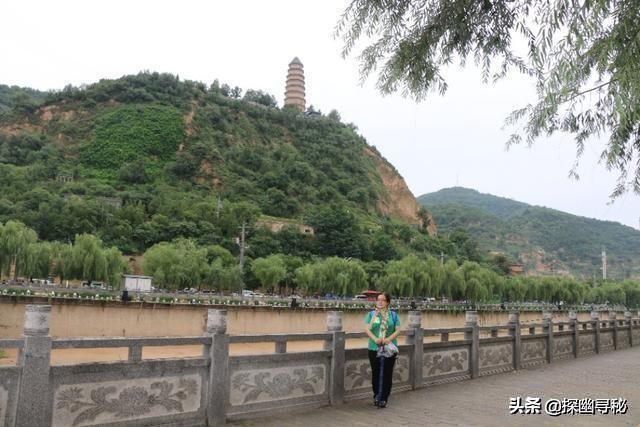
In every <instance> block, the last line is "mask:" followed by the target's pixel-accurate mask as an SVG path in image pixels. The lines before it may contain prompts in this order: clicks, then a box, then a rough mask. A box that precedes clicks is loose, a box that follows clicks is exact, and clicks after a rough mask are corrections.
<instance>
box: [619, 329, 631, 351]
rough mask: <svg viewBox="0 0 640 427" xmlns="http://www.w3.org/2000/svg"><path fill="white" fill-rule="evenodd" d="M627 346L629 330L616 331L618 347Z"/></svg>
mask: <svg viewBox="0 0 640 427" xmlns="http://www.w3.org/2000/svg"><path fill="white" fill-rule="evenodd" d="M626 347H629V331H618V348H626Z"/></svg>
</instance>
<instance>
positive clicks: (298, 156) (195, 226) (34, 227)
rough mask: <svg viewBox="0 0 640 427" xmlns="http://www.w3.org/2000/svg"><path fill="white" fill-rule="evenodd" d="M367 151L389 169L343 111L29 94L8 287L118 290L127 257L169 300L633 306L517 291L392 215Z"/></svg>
mask: <svg viewBox="0 0 640 427" xmlns="http://www.w3.org/2000/svg"><path fill="white" fill-rule="evenodd" d="M365 149H368V150H372V151H373V152H374V153H376V155H377V156H379V154H377V152H376V151H375V148H373V147H369V146H368V145H367V144H366V141H365V140H364V139H363V138H362V137H361V136H359V135H358V134H357V132H356V129H355V126H353V125H345V124H343V123H341V122H340V116H339V114H338V113H337V112H335V111H333V112H331V113H330V114H329V115H327V116H323V115H321V114H320V115H318V114H310V115H304V114H300V113H299V112H297V111H296V110H294V109H288V108H282V109H280V108H278V107H277V106H276V103H275V100H274V98H273V97H272V96H271V95H269V94H266V93H264V92H262V91H257V90H248V91H247V92H246V93H245V95H244V97H243V96H242V90H241V89H240V88H238V87H233V88H232V87H230V86H229V85H225V84H220V83H219V82H217V81H216V82H214V83H213V84H212V85H210V86H209V87H207V86H206V85H204V84H202V83H197V82H188V81H187V82H184V81H180V80H179V79H178V78H177V77H175V76H172V75H167V74H157V73H141V74H139V75H136V76H126V77H123V78H121V79H118V80H104V81H100V82H98V83H96V84H93V85H89V86H86V87H83V88H75V87H67V88H65V89H64V90H62V91H60V92H54V93H50V94H49V95H48V96H47V97H46V98H45V99H44V100H41V101H38V100H34V99H31V100H29V101H27V100H25V99H23V100H22V101H21V102H20V103H18V104H13V106H12V108H11V109H9V110H6V111H4V112H2V113H0V194H1V195H0V223H2V224H4V225H3V229H2V231H1V233H0V258H1V261H0V270H2V272H1V273H0V274H2V275H3V276H5V277H7V276H8V275H9V273H10V271H14V276H24V277H38V278H42V277H48V276H50V275H55V276H57V277H58V278H59V279H60V280H66V279H81V280H100V281H107V282H109V283H111V284H113V285H119V283H120V282H119V280H118V277H119V276H120V275H121V274H122V273H123V272H124V271H126V270H127V267H126V265H125V263H123V259H124V258H123V256H122V253H125V254H128V255H142V254H143V255H144V257H143V262H142V271H143V272H144V273H145V274H149V275H152V276H154V283H155V284H156V285H157V286H160V287H163V288H165V289H169V290H171V289H181V288H184V287H194V288H210V289H216V290H225V291H227V290H234V289H235V290H237V289H240V288H241V287H243V286H244V287H249V288H256V287H262V288H263V289H265V290H270V291H274V292H277V291H281V290H283V288H285V289H289V290H292V289H298V290H299V291H300V292H304V293H306V294H323V293H336V294H356V293H358V292H360V291H362V290H364V289H365V288H378V289H386V290H390V291H391V292H393V293H394V294H396V295H403V296H416V297H417V296H436V297H440V296H444V297H447V298H449V299H453V300H459V299H465V300H469V301H499V300H509V301H520V300H522V299H538V300H546V301H556V300H565V301H570V302H582V301H593V302H604V301H610V302H626V303H628V304H632V305H634V304H637V301H636V294H635V292H636V291H635V290H636V287H637V286H636V284H635V283H633V282H625V283H624V284H611V283H605V284H601V286H600V284H596V283H586V282H585V283H578V282H575V281H573V280H570V279H559V278H547V279H529V278H527V279H520V278H509V277H507V276H506V274H507V273H508V259H506V258H505V257H504V256H500V255H487V254H485V253H484V251H483V248H482V247H479V246H478V244H477V243H476V241H475V240H474V239H473V238H472V237H471V236H470V235H469V233H467V231H465V230H463V229H457V228H456V229H451V230H447V228H446V227H447V226H446V224H445V226H444V230H445V232H444V233H441V234H440V236H439V237H433V236H430V235H429V233H428V232H427V230H426V229H425V228H424V227H420V226H417V225H411V224H407V223H406V222H403V221H401V220H399V219H396V218H390V217H387V216H384V215H382V214H380V212H379V210H378V202H379V200H380V198H381V197H383V196H384V195H385V192H386V191H387V190H386V189H385V188H384V186H383V184H382V180H381V177H380V175H379V173H378V170H377V168H376V163H375V162H376V159H375V158H372V157H371V156H370V155H367V154H366V153H365ZM378 160H379V161H383V160H382V159H378ZM487 215H489V214H487ZM265 220H275V221H281V222H286V223H287V224H288V225H286V226H284V227H283V228H282V230H280V231H279V232H277V233H276V232H272V231H271V230H270V229H269V228H268V227H266V226H261V225H260V222H259V221H262V223H263V224H264V221H265ZM499 220H500V221H503V220H502V219H499ZM300 224H307V225H310V226H312V227H313V228H314V233H313V234H305V233H302V232H301V231H300V228H299V225H300ZM241 225H244V226H245V229H246V230H247V236H246V237H247V247H246V249H247V251H246V254H245V259H244V260H243V261H244V264H243V266H242V267H240V266H239V246H238V243H237V240H236V239H237V238H238V236H239V232H240V231H239V230H240V227H241ZM16 230H21V231H20V232H19V233H17V231H16ZM472 232H473V229H472ZM16 233H17V234H19V235H20V236H22V237H20V238H18V239H17V240H16V238H15V237H10V236H15V235H16ZM6 236H9V237H6ZM15 241H19V242H22V243H20V245H16V244H15V243H10V242H15ZM18 246H19V247H20V248H21V249H16V248H17V247H18Z"/></svg>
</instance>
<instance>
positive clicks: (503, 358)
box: [480, 344, 513, 368]
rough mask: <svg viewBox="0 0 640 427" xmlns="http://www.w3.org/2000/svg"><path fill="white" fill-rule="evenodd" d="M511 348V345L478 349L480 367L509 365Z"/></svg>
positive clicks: (511, 353)
mask: <svg viewBox="0 0 640 427" xmlns="http://www.w3.org/2000/svg"><path fill="white" fill-rule="evenodd" d="M512 355H513V348H512V346H511V344H504V345H499V346H489V347H482V346H481V347H480V367H481V368H485V367H489V366H497V365H502V364H507V363H511V361H512V360H513V359H512Z"/></svg>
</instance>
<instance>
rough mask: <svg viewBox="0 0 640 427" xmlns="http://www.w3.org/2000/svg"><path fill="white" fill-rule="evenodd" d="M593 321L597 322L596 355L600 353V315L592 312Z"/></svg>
mask: <svg viewBox="0 0 640 427" xmlns="http://www.w3.org/2000/svg"><path fill="white" fill-rule="evenodd" d="M591 321H592V322H595V327H596V353H600V313H598V312H597V311H592V312H591Z"/></svg>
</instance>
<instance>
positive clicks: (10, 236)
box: [0, 221, 38, 280]
mask: <svg viewBox="0 0 640 427" xmlns="http://www.w3.org/2000/svg"><path fill="white" fill-rule="evenodd" d="M37 241H38V235H37V234H36V232H35V231H33V230H32V229H30V228H28V227H27V226H26V225H24V224H23V223H21V222H19V221H8V222H7V223H6V224H5V225H4V226H2V225H0V274H4V275H5V276H8V275H9V274H10V273H11V269H12V268H13V279H14V280H15V279H17V278H18V273H19V272H20V271H21V270H23V269H24V263H25V262H26V260H27V250H28V248H29V245H31V244H34V243H36V242H37Z"/></svg>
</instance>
